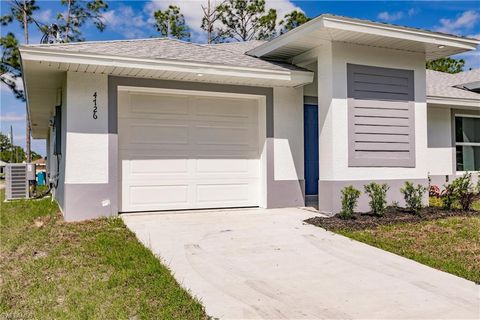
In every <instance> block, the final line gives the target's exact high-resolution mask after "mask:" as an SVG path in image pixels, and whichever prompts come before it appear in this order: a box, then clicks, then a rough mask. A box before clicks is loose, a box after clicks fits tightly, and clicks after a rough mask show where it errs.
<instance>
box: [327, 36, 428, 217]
mask: <svg viewBox="0 0 480 320" xmlns="http://www.w3.org/2000/svg"><path fill="white" fill-rule="evenodd" d="M347 63H353V64H359V65H368V66H377V67H386V68H398V69H407V70H414V81H415V101H414V105H415V106H414V108H415V150H416V157H415V163H416V165H415V167H413V168H404V167H349V166H348V108H347ZM425 75H426V72H425V56H424V55H423V54H417V53H408V52H400V51H397V50H390V49H381V48H374V47H367V46H359V45H353V44H346V43H331V44H324V45H322V46H321V47H319V56H318V92H319V107H320V112H319V118H320V119H319V127H320V130H319V134H320V139H319V140H320V142H319V144H320V145H319V149H320V155H319V158H320V185H319V199H320V208H321V209H322V210H325V211H335V210H337V209H338V206H337V202H338V199H339V192H340V188H339V183H338V182H339V181H340V182H348V181H351V182H355V181H365V182H368V181H373V180H381V181H384V182H387V181H391V184H392V185H395V186H398V185H401V184H402V183H403V181H405V180H415V181H421V182H422V183H426V181H427V171H428V170H427V161H428V159H427V125H426V123H427V108H426V96H425V95H426V92H425V90H426V89H425ZM322 189H323V191H322ZM395 189H397V188H395ZM391 192H393V193H398V194H399V191H398V190H391ZM393 193H392V195H391V196H389V197H390V199H392V200H395V201H397V200H398V199H401V198H398V197H397V195H396V194H393ZM332 199H337V200H335V201H333V202H332ZM322 202H323V204H322ZM364 203H365V204H364ZM359 210H361V211H366V210H368V206H367V205H366V202H365V201H360V207H359Z"/></svg>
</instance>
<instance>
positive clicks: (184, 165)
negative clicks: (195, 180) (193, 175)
mask: <svg viewBox="0 0 480 320" xmlns="http://www.w3.org/2000/svg"><path fill="white" fill-rule="evenodd" d="M171 173H185V174H186V173H188V159H149V160H146V159H143V160H135V161H131V165H130V174H133V175H134V174H171Z"/></svg>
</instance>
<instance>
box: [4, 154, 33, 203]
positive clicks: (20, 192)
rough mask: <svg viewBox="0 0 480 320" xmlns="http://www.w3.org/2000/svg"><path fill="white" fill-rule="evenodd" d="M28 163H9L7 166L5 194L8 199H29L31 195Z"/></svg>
mask: <svg viewBox="0 0 480 320" xmlns="http://www.w3.org/2000/svg"><path fill="white" fill-rule="evenodd" d="M28 189H29V183H28V180H27V165H26V164H25V163H8V164H7V165H6V166H5V196H6V199H7V200H13V199H27V198H28V197H29V190H28Z"/></svg>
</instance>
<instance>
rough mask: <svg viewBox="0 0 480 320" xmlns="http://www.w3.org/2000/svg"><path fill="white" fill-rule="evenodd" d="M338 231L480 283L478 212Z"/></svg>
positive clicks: (479, 218)
mask: <svg viewBox="0 0 480 320" xmlns="http://www.w3.org/2000/svg"><path fill="white" fill-rule="evenodd" d="M477 206H478V204H477ZM337 232H338V233H341V234H343V235H345V236H347V237H350V238H352V239H355V240H358V241H361V242H365V243H367V244H370V245H372V246H376V247H379V248H381V249H384V250H387V251H390V252H393V253H396V254H398V255H402V256H404V257H407V258H410V259H413V260H416V261H418V262H420V263H423V264H426V265H428V266H431V267H433V268H436V269H440V270H443V271H446V272H449V273H452V274H455V275H457V276H460V277H463V278H465V279H468V280H471V281H475V282H476V283H480V217H479V216H471V217H450V218H445V219H439V220H433V221H424V222H421V223H403V224H396V225H389V226H381V227H378V228H377V229H371V230H362V231H351V230H337Z"/></svg>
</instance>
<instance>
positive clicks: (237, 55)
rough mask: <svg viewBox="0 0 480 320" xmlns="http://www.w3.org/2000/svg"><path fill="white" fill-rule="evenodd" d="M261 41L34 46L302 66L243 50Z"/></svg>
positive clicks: (250, 65) (263, 65) (154, 40)
mask: <svg viewBox="0 0 480 320" xmlns="http://www.w3.org/2000/svg"><path fill="white" fill-rule="evenodd" d="M262 43H263V42H262V41H249V42H244V43H231V44H228V43H225V44H211V45H208V44H196V43H191V42H185V41H180V40H175V39H168V38H152V39H138V40H114V41H89V42H77V43H59V44H43V45H33V46H35V47H40V48H47V49H54V50H60V51H65V52H76V53H94V54H104V55H114V56H120V57H133V58H140V59H142V58H143V59H162V60H163V59H166V60H178V61H188V62H200V63H210V64H217V65H226V66H235V67H246V68H258V69H267V70H278V71H290V70H299V71H306V70H305V69H302V68H299V67H296V66H293V65H290V64H287V63H281V62H273V61H266V60H262V59H259V58H255V57H251V56H249V55H246V54H245V52H246V51H248V50H250V49H252V48H254V47H255V46H258V45H260V44H262Z"/></svg>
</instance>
